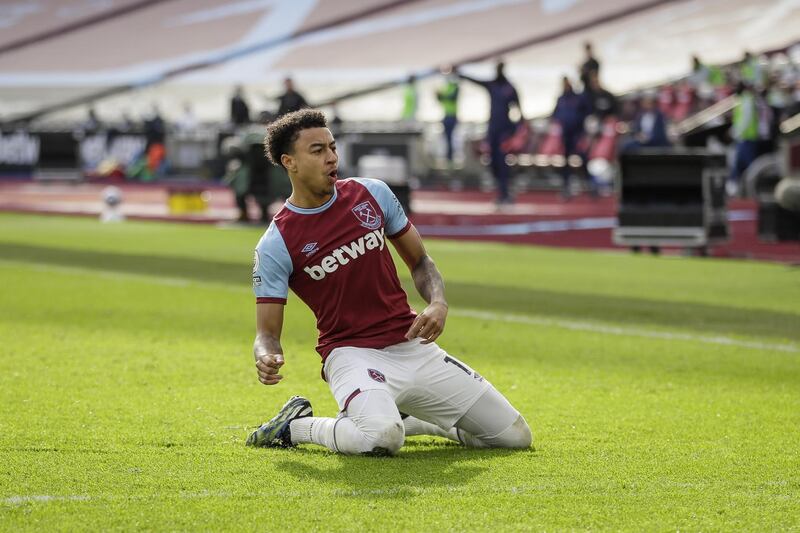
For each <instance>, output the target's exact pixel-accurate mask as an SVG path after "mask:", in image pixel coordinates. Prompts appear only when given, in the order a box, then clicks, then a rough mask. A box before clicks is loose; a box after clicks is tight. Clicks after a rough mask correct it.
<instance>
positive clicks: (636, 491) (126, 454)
mask: <svg viewBox="0 0 800 533" xmlns="http://www.w3.org/2000/svg"><path fill="white" fill-rule="evenodd" d="M260 234H261V230H258V229H230V230H225V229H220V228H213V227H206V226H202V227H201V226H192V225H167V224H159V223H141V222H127V223H123V224H116V225H102V224H100V223H98V222H97V221H95V220H92V219H79V218H58V217H35V216H23V215H9V214H3V215H0V280H2V282H1V283H0V285H1V286H2V290H0V530H3V531H27V530H30V531H33V530H38V531H42V530H73V531H74V530H92V531H104V530H171V531H172V530H195V531H208V530H235V531H281V530H288V531H311V530H320V531H331V530H332V531H360V530H379V531H450V530H452V531H472V530H492V531H554V530H614V531H619V530H622V531H642V530H648V531H668V530H694V531H700V530H703V531H714V530H725V531H739V530H744V531H768V530H769V531H776V530H798V529H800V500H799V499H798V498H800V272H798V270H797V268H792V267H788V266H783V265H775V264H763V263H754V262H746V261H720V260H713V259H693V258H680V257H661V258H652V257H646V256H641V257H637V256H631V255H627V254H616V253H597V252H582V251H566V250H552V249H546V248H536V247H521V246H505V245H499V244H479V243H464V242H448V241H433V240H429V241H427V245H428V248H429V251H430V253H431V255H432V256H433V257H434V259H435V260H436V261H437V264H438V265H439V267H440V269H441V270H442V272H443V274H444V276H445V280H446V282H447V289H448V297H449V300H450V306H451V314H450V316H449V319H448V323H447V328H446V330H445V333H444V335H443V336H442V338H441V339H440V344H441V345H442V346H443V347H444V348H445V349H447V350H448V351H450V352H451V353H453V354H454V355H456V356H458V357H460V358H463V359H464V360H465V361H466V362H468V363H469V364H470V365H471V366H473V367H475V368H476V369H477V370H478V371H479V372H480V373H481V374H483V375H484V376H486V377H487V378H488V379H489V380H490V381H492V382H493V383H494V384H495V385H496V386H497V387H498V388H499V389H500V391H502V392H503V393H504V394H506V396H507V397H508V398H509V399H510V400H511V402H512V403H513V404H514V405H515V406H516V407H517V408H518V409H519V410H520V411H521V412H522V413H523V414H524V415H525V417H526V418H527V420H528V422H529V423H530V425H531V427H532V429H533V432H534V442H535V446H536V450H535V451H534V450H530V451H524V452H506V451H476V450H467V449H463V448H461V447H459V446H456V445H454V444H452V443H449V442H447V441H445V440H443V439H437V438H432V437H431V438H428V437H413V438H410V439H408V441H407V443H406V446H405V447H404V448H403V449H402V451H401V453H400V454H399V456H398V457H396V458H366V457H342V456H338V455H335V454H333V453H330V452H328V451H326V450H323V449H322V448H318V447H314V446H300V447H298V448H296V449H292V450H267V449H259V450H253V449H249V448H246V447H245V446H244V440H245V438H246V436H247V434H248V432H249V431H250V429H249V428H250V427H251V426H254V425H257V424H259V423H261V422H263V421H264V420H266V419H267V418H269V417H271V416H272V415H273V414H274V412H275V411H276V410H277V409H278V408H279V407H280V406H281V405H282V404H283V402H284V401H285V400H286V399H287V398H288V397H289V396H290V395H292V394H302V395H305V396H307V397H309V398H310V399H311V400H312V403H313V404H314V408H315V412H316V413H317V414H319V415H323V416H324V415H329V416H332V415H334V414H335V412H336V406H335V403H334V401H333V399H332V397H331V395H330V393H329V391H328V389H327V387H326V385H325V383H324V382H323V381H321V380H320V379H319V358H318V356H317V355H316V353H315V352H314V349H313V347H314V344H315V342H314V341H315V336H316V329H315V326H314V321H313V317H312V316H311V314H310V312H309V311H308V310H307V309H305V307H304V306H303V305H302V303H301V302H299V300H297V299H296V298H291V299H290V302H289V305H288V306H287V309H286V313H287V314H286V322H285V325H284V334H283V345H284V349H285V351H286V360H287V364H286V366H285V372H284V375H285V379H284V381H283V382H282V383H281V384H280V385H278V386H276V387H265V386H263V385H261V384H260V383H259V382H258V381H257V379H256V374H255V370H254V366H253V361H252V355H251V345H252V338H253V333H254V298H253V296H252V293H251V289H250V286H249V278H250V269H251V258H252V249H253V247H254V246H255V243H256V241H257V239H258V238H259V236H260ZM401 277H402V278H403V280H404V283H405V284H406V286H407V287H410V284H409V282H408V281H409V280H408V275H407V273H406V272H405V271H404V269H403V270H401ZM412 305H414V306H416V307H417V308H419V305H420V300H419V299H418V298H416V297H414V298H412Z"/></svg>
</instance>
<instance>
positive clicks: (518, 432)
mask: <svg viewBox="0 0 800 533" xmlns="http://www.w3.org/2000/svg"><path fill="white" fill-rule="evenodd" d="M488 440H489V444H490V445H491V446H492V447H495V448H530V447H531V444H533V434H532V433H531V428H530V427H529V426H528V423H527V422H526V421H525V419H524V418H522V415H520V416H519V417H518V418H517V419H516V420H515V421H514V423H513V424H511V425H510V426H509V427H508V428H507V429H506V430H505V431H503V432H501V433H500V434H499V435H497V436H496V437H492V438H491V439H488Z"/></svg>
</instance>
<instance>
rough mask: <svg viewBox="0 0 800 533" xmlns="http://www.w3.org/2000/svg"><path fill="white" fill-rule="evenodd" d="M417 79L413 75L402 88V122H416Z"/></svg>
mask: <svg viewBox="0 0 800 533" xmlns="http://www.w3.org/2000/svg"><path fill="white" fill-rule="evenodd" d="M416 81H417V78H416V76H414V75H413V74H412V75H410V76H409V77H408V82H406V85H405V87H403V114H402V115H401V118H402V119H403V120H416V118H417V86H416V83H415V82H416Z"/></svg>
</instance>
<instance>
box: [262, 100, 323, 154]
mask: <svg viewBox="0 0 800 533" xmlns="http://www.w3.org/2000/svg"><path fill="white" fill-rule="evenodd" d="M327 127H328V120H327V119H326V118H325V114H324V113H323V112H322V111H319V110H317V109H301V110H300V111H295V112H293V113H287V114H285V115H283V116H282V117H281V118H279V119H278V120H276V121H275V122H273V123H272V124H270V125H269V126H267V135H266V136H265V137H264V152H266V154H267V158H268V159H269V160H270V161H272V163H273V164H275V165H281V166H283V163H281V155H283V154H288V153H291V152H292V150H293V149H294V142H295V141H296V140H297V138H298V137H299V136H300V132H301V131H302V130H307V129H309V128H327Z"/></svg>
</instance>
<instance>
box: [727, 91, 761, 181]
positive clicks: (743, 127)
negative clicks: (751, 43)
mask: <svg viewBox="0 0 800 533" xmlns="http://www.w3.org/2000/svg"><path fill="white" fill-rule="evenodd" d="M733 138H734V140H735V141H736V155H735V159H734V162H733V168H731V174H730V179H729V181H728V194H730V195H731V196H734V195H736V194H737V193H738V191H739V179H740V178H741V176H742V174H744V172H745V171H746V170H747V167H749V166H750V163H752V162H753V161H754V160H755V158H756V157H757V156H758V140H759V136H758V113H757V110H756V98H755V93H754V92H753V89H752V88H751V87H750V86H749V85H746V84H744V83H740V84H739V85H738V86H737V88H736V107H734V108H733Z"/></svg>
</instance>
